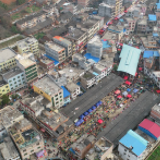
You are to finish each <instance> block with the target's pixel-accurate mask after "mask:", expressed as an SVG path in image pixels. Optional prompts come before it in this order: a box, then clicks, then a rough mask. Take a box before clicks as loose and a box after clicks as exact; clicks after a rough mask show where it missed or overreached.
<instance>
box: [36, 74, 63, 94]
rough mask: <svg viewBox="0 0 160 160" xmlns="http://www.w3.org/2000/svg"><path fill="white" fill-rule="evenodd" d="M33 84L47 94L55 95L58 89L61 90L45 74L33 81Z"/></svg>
mask: <svg viewBox="0 0 160 160" xmlns="http://www.w3.org/2000/svg"><path fill="white" fill-rule="evenodd" d="M34 86H36V87H38V88H39V89H41V90H43V91H44V92H45V93H47V94H48V95H50V96H51V95H55V94H57V93H58V92H59V91H60V90H62V89H61V88H60V87H59V86H58V85H56V84H55V83H54V81H52V79H51V78H50V77H49V76H48V75H47V76H45V77H43V78H42V79H40V80H39V81H37V82H35V83H34Z"/></svg>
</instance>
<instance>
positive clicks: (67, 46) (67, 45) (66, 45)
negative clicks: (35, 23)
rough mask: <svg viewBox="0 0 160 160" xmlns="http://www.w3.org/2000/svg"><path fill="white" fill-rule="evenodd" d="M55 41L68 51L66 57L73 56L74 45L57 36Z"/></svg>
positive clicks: (54, 38)
mask: <svg viewBox="0 0 160 160" xmlns="http://www.w3.org/2000/svg"><path fill="white" fill-rule="evenodd" d="M53 41H54V42H55V43H57V44H58V45H60V46H62V47H64V48H65V49H66V57H70V56H72V43H71V42H70V41H69V40H68V39H66V38H63V37H60V36H55V37H53Z"/></svg>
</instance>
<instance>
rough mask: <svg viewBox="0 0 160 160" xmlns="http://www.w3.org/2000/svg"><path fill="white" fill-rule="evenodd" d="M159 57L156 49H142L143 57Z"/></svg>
mask: <svg viewBox="0 0 160 160" xmlns="http://www.w3.org/2000/svg"><path fill="white" fill-rule="evenodd" d="M153 56H154V57H159V52H158V51H144V53H143V58H150V57H153Z"/></svg>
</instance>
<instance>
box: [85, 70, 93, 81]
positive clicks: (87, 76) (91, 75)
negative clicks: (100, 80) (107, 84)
mask: <svg viewBox="0 0 160 160" xmlns="http://www.w3.org/2000/svg"><path fill="white" fill-rule="evenodd" d="M82 77H83V78H84V79H86V80H90V79H92V78H93V77H95V75H94V74H92V73H91V72H86V73H84V75H83V76H82Z"/></svg>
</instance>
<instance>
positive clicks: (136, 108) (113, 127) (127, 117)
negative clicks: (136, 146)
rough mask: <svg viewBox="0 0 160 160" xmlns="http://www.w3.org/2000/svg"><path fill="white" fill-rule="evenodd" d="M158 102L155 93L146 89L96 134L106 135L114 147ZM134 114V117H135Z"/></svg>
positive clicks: (159, 99)
mask: <svg viewBox="0 0 160 160" xmlns="http://www.w3.org/2000/svg"><path fill="white" fill-rule="evenodd" d="M159 102H160V98H158V97H157V96H156V95H155V94H153V93H151V92H148V91H146V92H145V93H143V94H142V95H141V96H140V97H139V98H138V99H137V100H136V101H134V102H133V103H132V104H131V105H130V107H129V108H127V109H126V110H125V111H123V112H122V113H121V114H120V115H119V116H118V117H117V118H116V119H115V120H113V121H112V122H111V123H110V124H109V125H108V126H107V127H106V128H105V129H104V130H103V131H102V132H101V133H100V134H99V135H98V136H97V138H100V137H103V136H104V137H106V138H107V139H108V140H110V141H111V142H112V143H114V145H115V147H116V146H117V145H118V142H119V140H120V139H121V138H122V137H123V136H124V135H125V134H126V133H127V131H128V130H129V129H134V128H135V127H137V125H138V124H139V123H140V122H141V121H142V120H143V119H144V118H145V117H146V116H147V115H148V114H149V113H150V111H151V108H152V107H153V106H154V105H155V104H156V103H159ZM135 115H136V117H135Z"/></svg>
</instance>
